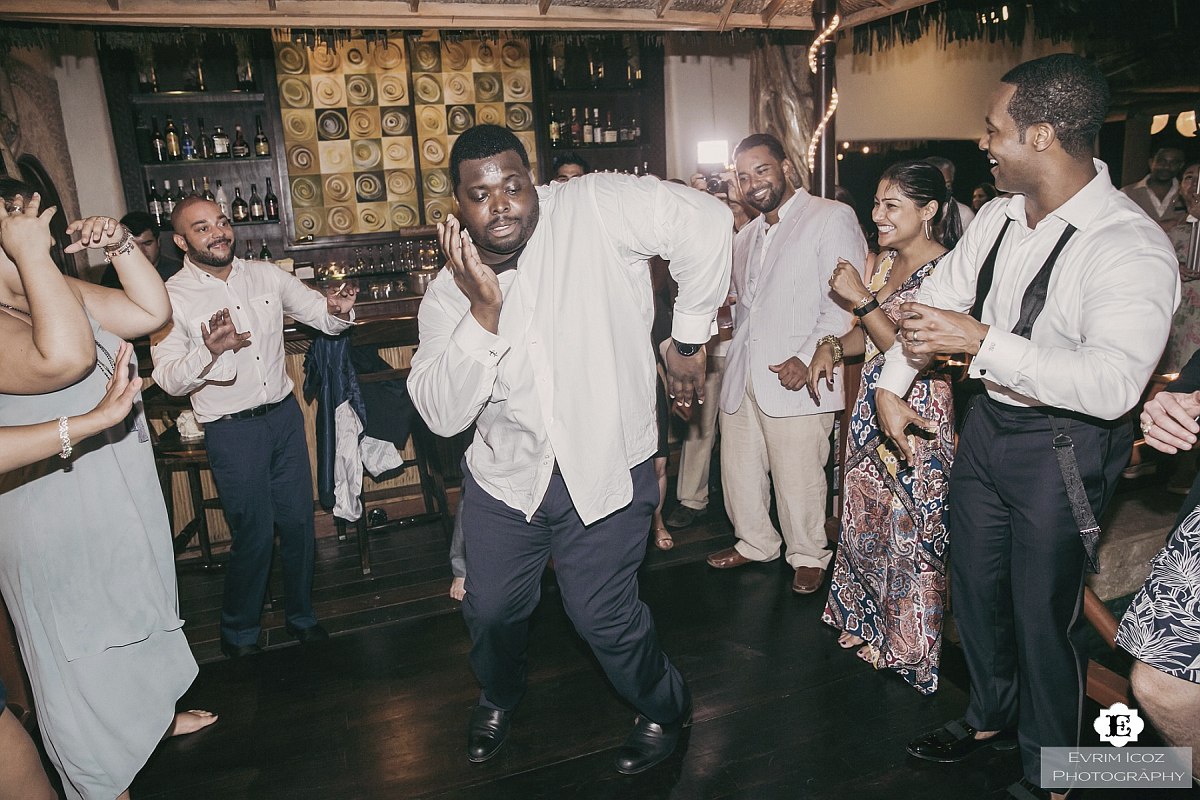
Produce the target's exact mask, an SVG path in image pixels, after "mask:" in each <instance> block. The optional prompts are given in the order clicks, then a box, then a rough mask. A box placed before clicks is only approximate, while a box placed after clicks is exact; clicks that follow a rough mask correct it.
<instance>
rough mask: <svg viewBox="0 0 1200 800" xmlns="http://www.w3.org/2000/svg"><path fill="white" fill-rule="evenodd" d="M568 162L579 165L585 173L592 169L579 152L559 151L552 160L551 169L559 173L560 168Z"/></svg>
mask: <svg viewBox="0 0 1200 800" xmlns="http://www.w3.org/2000/svg"><path fill="white" fill-rule="evenodd" d="M567 164H574V165H575V166H577V167H579V168H580V169H581V170H583V174H584V175H586V174H588V173H589V172H591V171H592V168H591V167H589V166H588V163H587V162H586V161H584V160H583V159H582V158H581V157H580V156H579V154H578V153H559V154H558V155H556V156H555V157H554V160H553V161H551V162H550V170H551V172H553V173H554V174H555V175H557V174H558V170H559V168H560V167H564V166H566V165H567Z"/></svg>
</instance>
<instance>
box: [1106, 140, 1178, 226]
mask: <svg viewBox="0 0 1200 800" xmlns="http://www.w3.org/2000/svg"><path fill="white" fill-rule="evenodd" d="M1184 158H1185V156H1184V154H1183V150H1181V149H1179V148H1178V147H1172V146H1167V147H1160V148H1158V150H1156V151H1155V152H1154V155H1153V156H1151V158H1150V172H1148V173H1147V174H1146V177H1144V178H1142V179H1141V180H1140V181H1137V182H1136V183H1131V184H1129V185H1128V186H1124V187H1122V188H1121V191H1122V192H1124V193H1125V194H1126V195H1128V196H1129V199H1130V200H1132V201H1133V202H1135V203H1137V204H1138V208H1140V209H1142V211H1145V212H1146V215H1147V216H1149V217H1150V219H1152V220H1154V221H1155V222H1157V223H1158V224H1159V225H1160V226H1161V227H1162V229H1163V230H1164V231H1169V230H1170V229H1171V228H1172V227H1174V226H1175V223H1177V222H1179V221H1180V220H1181V219H1183V217H1184V216H1185V212H1184V211H1183V209H1180V208H1179V206H1178V203H1177V202H1176V201H1177V200H1178V198H1179V172H1180V170H1182V169H1183V164H1184Z"/></svg>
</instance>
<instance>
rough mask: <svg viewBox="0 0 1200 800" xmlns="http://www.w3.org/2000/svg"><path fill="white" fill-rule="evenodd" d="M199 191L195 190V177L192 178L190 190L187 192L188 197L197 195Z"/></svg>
mask: <svg viewBox="0 0 1200 800" xmlns="http://www.w3.org/2000/svg"><path fill="white" fill-rule="evenodd" d="M199 196H200V192H199V191H197V190H196V179H195V178H192V190H191V191H190V192H188V197H199Z"/></svg>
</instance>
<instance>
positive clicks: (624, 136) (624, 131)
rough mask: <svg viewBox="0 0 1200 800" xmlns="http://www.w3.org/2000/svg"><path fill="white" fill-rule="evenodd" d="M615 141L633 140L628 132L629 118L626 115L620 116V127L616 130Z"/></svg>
mask: <svg viewBox="0 0 1200 800" xmlns="http://www.w3.org/2000/svg"><path fill="white" fill-rule="evenodd" d="M617 141H618V142H631V141H633V136H632V135H630V133H629V118H628V117H625V116H622V117H621V127H620V129H618V130H617Z"/></svg>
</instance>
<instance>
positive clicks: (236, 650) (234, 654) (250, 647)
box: [221, 639, 262, 658]
mask: <svg viewBox="0 0 1200 800" xmlns="http://www.w3.org/2000/svg"><path fill="white" fill-rule="evenodd" d="M221 652H222V653H224V654H225V657H226V658H241V657H242V656H252V655H254V654H256V653H261V652H262V648H261V647H259V646H258V645H257V644H233V643H232V642H227V641H225V640H224V639H222V640H221Z"/></svg>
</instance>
